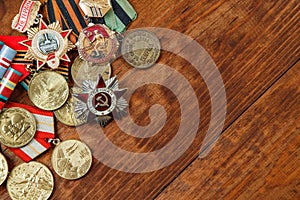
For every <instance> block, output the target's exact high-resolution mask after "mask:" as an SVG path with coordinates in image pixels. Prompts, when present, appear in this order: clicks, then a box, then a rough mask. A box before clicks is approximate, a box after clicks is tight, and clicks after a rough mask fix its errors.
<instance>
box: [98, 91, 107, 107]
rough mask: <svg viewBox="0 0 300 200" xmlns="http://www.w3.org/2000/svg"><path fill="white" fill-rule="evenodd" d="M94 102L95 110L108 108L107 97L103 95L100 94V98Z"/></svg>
mask: <svg viewBox="0 0 300 200" xmlns="http://www.w3.org/2000/svg"><path fill="white" fill-rule="evenodd" d="M103 98H104V99H103ZM96 101H97V104H96V108H98V107H99V106H101V107H103V106H107V107H109V105H108V97H107V95H106V94H104V93H102V95H101V96H99V97H97V98H96Z"/></svg>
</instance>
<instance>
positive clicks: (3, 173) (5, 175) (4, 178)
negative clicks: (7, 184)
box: [0, 153, 8, 185]
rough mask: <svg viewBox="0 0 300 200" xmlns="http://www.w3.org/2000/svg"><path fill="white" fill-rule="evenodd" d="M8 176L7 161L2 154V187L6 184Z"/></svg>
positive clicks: (0, 180)
mask: <svg viewBox="0 0 300 200" xmlns="http://www.w3.org/2000/svg"><path fill="white" fill-rule="evenodd" d="M7 175H8V165H7V161H6V159H5V157H4V155H3V154H2V153H0V185H2V184H3V183H4V181H5V180H6V178H7Z"/></svg>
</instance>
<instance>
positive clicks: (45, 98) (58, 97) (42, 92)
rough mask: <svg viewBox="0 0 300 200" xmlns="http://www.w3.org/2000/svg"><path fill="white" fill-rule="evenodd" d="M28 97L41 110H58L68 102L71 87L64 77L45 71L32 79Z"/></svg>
mask: <svg viewBox="0 0 300 200" xmlns="http://www.w3.org/2000/svg"><path fill="white" fill-rule="evenodd" d="M28 96H29V99H30V100H31V102H32V103H33V104H34V105H35V106H36V107H38V108H40V109H43V110H57V109H59V108H60V107H62V106H63V105H64V104H65V102H66V101H67V99H68V96H69V86H68V83H67V81H66V79H65V78H64V77H63V76H62V75H60V74H58V73H56V72H53V71H43V72H40V73H37V74H36V75H35V76H34V77H33V78H32V79H31V81H30V83H29V86H28Z"/></svg>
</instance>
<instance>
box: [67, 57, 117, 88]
mask: <svg viewBox="0 0 300 200" xmlns="http://www.w3.org/2000/svg"><path fill="white" fill-rule="evenodd" d="M99 74H101V76H102V77H103V79H104V80H108V79H109V78H110V77H111V66H110V64H109V63H107V64H105V65H100V64H97V63H89V62H87V61H85V60H82V59H81V58H79V57H77V58H76V59H75V60H74V63H73V65H72V68H71V75H72V78H73V80H74V82H75V83H76V85H77V86H79V87H81V86H82V83H83V81H84V80H86V79H89V80H92V81H97V79H98V75H99Z"/></svg>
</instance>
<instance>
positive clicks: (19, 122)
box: [0, 108, 36, 148]
mask: <svg viewBox="0 0 300 200" xmlns="http://www.w3.org/2000/svg"><path fill="white" fill-rule="evenodd" d="M35 132H36V121H35V118H34V116H33V115H32V114H31V113H30V112H29V111H27V110H25V109H23V108H9V109H7V110H5V111H4V112H2V113H1V114H0V142H1V143H2V144H3V145H5V146H7V147H12V148H18V147H22V146H25V145H26V144H28V143H29V142H30V141H31V140H32V139H33V137H34V135H35Z"/></svg>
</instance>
